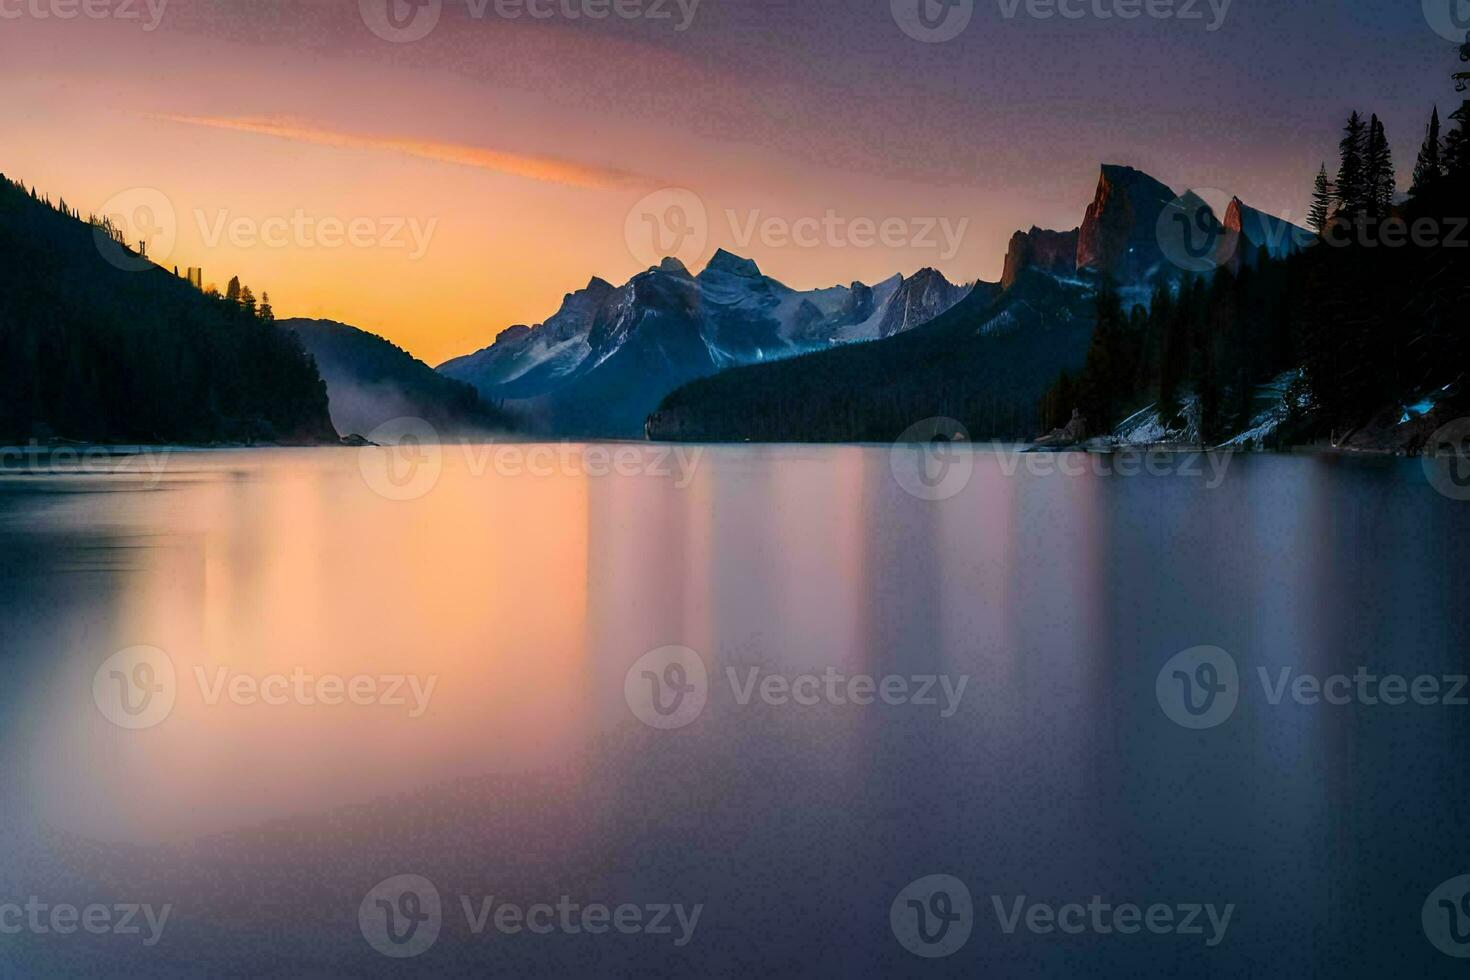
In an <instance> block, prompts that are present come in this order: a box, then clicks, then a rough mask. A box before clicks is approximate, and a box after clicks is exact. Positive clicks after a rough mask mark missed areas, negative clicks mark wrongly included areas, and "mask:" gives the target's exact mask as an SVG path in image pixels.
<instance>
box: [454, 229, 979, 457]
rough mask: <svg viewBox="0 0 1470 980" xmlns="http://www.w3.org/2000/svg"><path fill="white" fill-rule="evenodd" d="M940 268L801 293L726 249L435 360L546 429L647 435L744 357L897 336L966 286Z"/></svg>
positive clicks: (571, 297) (574, 301) (585, 294)
mask: <svg viewBox="0 0 1470 980" xmlns="http://www.w3.org/2000/svg"><path fill="white" fill-rule="evenodd" d="M970 288H971V287H969V286H960V285H955V284H954V283H951V282H950V281H949V280H947V279H946V278H945V277H944V276H943V275H942V274H940V273H939V272H937V271H935V270H933V269H921V270H920V271H919V272H917V273H915V274H914V275H912V276H908V277H904V276H893V277H892V278H890V279H887V280H884V281H883V282H880V283H878V284H877V285H874V286H869V285H866V284H864V283H860V282H854V283H852V284H851V285H849V286H833V287H829V288H825V289H813V290H805V291H803V290H796V289H793V288H791V287H789V286H786V285H785V284H783V283H781V282H779V281H777V280H775V279H773V278H771V277H769V276H767V275H764V274H763V273H762V272H761V270H760V268H759V267H758V266H757V265H756V263H755V262H753V261H751V260H750V259H746V258H741V257H740V256H737V255H733V254H731V253H730V252H727V251H724V250H723V249H722V250H720V251H718V252H716V253H715V254H714V256H713V257H712V258H711V259H710V261H709V263H708V264H707V265H706V266H705V268H704V269H703V270H702V271H701V272H700V273H699V274H698V275H693V274H691V273H690V271H689V270H688V269H687V268H686V267H685V266H684V265H683V264H682V263H681V262H679V261H678V260H677V259H672V258H670V259H665V260H664V261H663V262H662V263H660V264H659V265H658V266H655V267H653V268H651V269H648V270H647V271H645V272H642V273H640V274H638V275H636V276H634V277H633V278H632V279H631V280H630V281H629V282H627V283H625V284H623V285H622V286H614V285H612V284H611V283H609V282H607V281H606V280H603V279H598V278H593V279H592V280H590V281H589V282H588V283H587V285H586V286H585V287H583V288H582V289H579V290H577V291H576V292H573V293H570V294H568V295H567V296H566V297H565V299H564V300H563V301H562V305H561V308H560V309H558V310H557V312H556V313H555V314H553V315H552V316H551V317H550V318H549V319H547V320H546V321H545V322H544V323H541V324H537V325H536V326H524V325H518V326H512V327H509V328H507V329H506V330H503V331H502V332H501V333H500V334H499V335H498V336H497V337H496V339H495V343H494V344H492V345H491V346H489V347H487V348H485V349H483V350H481V351H477V352H476V353H473V354H469V355H466V356H464V357H459V358H455V359H453V360H451V361H448V362H446V363H444V364H441V365H440V366H439V368H438V370H439V372H440V373H441V374H443V375H445V376H447V377H449V378H454V379H456V380H459V381H463V382H466V383H468V384H470V385H473V386H474V388H475V389H476V390H477V391H478V392H479V393H480V395H481V396H482V397H484V398H485V399H487V400H490V401H494V402H497V403H504V404H505V405H506V406H507V408H509V409H511V410H513V411H515V412H516V413H517V414H518V415H521V416H524V417H526V418H527V419H528V420H529V421H530V423H531V425H532V426H533V427H534V428H535V429H537V430H538V431H540V432H542V433H546V434H553V435H574V436H581V437H626V438H637V437H641V436H642V435H643V432H644V425H645V422H646V420H647V418H648V415H649V413H650V412H652V411H653V410H654V408H656V407H657V405H658V403H659V402H660V401H661V400H662V399H663V397H664V396H665V395H667V394H668V393H669V392H671V391H673V390H674V389H675V388H677V387H679V386H680V385H682V384H684V383H686V382H689V381H693V380H695V379H698V378H703V377H707V376H709V375H712V374H715V373H717V372H719V371H722V370H725V369H728V368H731V367H738V366H742V365H747V364H759V363H764V362H771V361H779V360H783V359H786V358H790V357H793V356H795V355H799V354H803V353H807V352H811V351H818V350H828V349H831V348H833V347H839V346H843V345H847V344H853V343H858V342H864V341H879V340H882V339H884V338H890V337H893V336H896V335H899V334H902V333H904V332H906V331H909V330H912V329H913V328H915V327H917V326H919V325H921V324H924V323H927V322H929V321H930V320H932V319H934V318H935V317H936V316H938V315H939V314H941V313H944V312H945V311H946V310H948V309H950V308H951V307H953V306H954V305H955V304H956V303H958V302H959V301H960V300H961V299H962V298H964V297H965V295H966V294H967V293H968V292H969V291H970Z"/></svg>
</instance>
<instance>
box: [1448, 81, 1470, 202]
mask: <svg viewBox="0 0 1470 980" xmlns="http://www.w3.org/2000/svg"><path fill="white" fill-rule="evenodd" d="M1450 118H1451V119H1453V120H1455V122H1456V126H1455V128H1454V129H1452V130H1450V131H1449V133H1448V134H1447V135H1446V136H1445V139H1444V152H1443V154H1442V156H1441V162H1442V163H1443V164H1444V173H1445V176H1446V177H1447V178H1449V179H1450V181H1452V182H1454V183H1457V184H1463V183H1465V182H1466V180H1467V179H1470V132H1467V128H1470V101H1466V102H1463V103H1461V105H1460V108H1459V109H1457V110H1455V112H1453V113H1452V114H1451V115H1450Z"/></svg>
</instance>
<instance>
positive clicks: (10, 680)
mask: <svg viewBox="0 0 1470 980" xmlns="http://www.w3.org/2000/svg"><path fill="white" fill-rule="evenodd" d="M933 452H935V453H937V452H938V450H935V451H933ZM946 453H947V455H944V456H943V457H938V456H934V455H931V454H930V451H921V450H919V449H917V448H900V449H896V450H890V449H889V447H886V446H884V447H862V446H849V447H781V446H777V447H750V446H740V447H679V451H678V453H675V452H673V451H672V450H669V449H667V448H658V449H654V448H650V447H645V446H636V445H631V444H629V445H609V446H593V447H588V446H499V447H490V446H472V447H464V446H444V447H438V446H418V447H414V448H413V449H412V451H411V452H406V451H403V450H399V451H392V450H386V449H376V448H366V449H361V450H356V449H341V450H288V449H282V450H256V451H218V452H215V451H173V452H169V453H162V452H153V453H145V454H143V455H141V456H132V457H123V458H113V457H109V458H89V457H85V456H79V455H77V454H69V455H68V454H62V455H60V456H56V457H51V458H47V459H38V458H30V459H27V458H22V457H18V456H15V455H13V454H12V455H11V456H10V457H8V459H7V462H6V464H5V468H4V470H3V471H0V627H3V634H0V635H3V637H4V640H3V643H0V650H3V656H4V663H5V665H6V668H7V675H8V676H7V680H6V683H5V684H4V685H3V687H0V780H3V781H0V785H3V787H4V789H3V790H0V823H3V827H4V828H5V829H4V831H3V834H4V839H5V842H6V843H5V847H4V849H3V853H0V973H3V974H6V975H16V974H31V975H39V974H42V973H49V974H58V973H59V974H68V973H73V974H82V973H89V972H90V973H101V972H105V973H106V974H108V975H139V976H151V977H158V976H188V975H194V976H197V975H259V976H375V975H384V976H387V975H403V974H405V973H423V974H425V975H436V976H441V975H452V974H458V973H465V972H468V971H470V970H473V971H475V972H476V973H477V974H481V975H483V974H490V975H504V976H548V977H564V976H576V975H598V976H664V975H669V976H672V975H710V976H741V977H748V976H754V975H765V974H776V975H797V974H804V975H823V976H854V977H877V976H895V975H903V976H918V975H933V976H985V975H995V976H1075V975H1083V974H1087V975H1103V974H1108V975H1134V976H1145V975H1148V976H1165V975H1186V976H1198V977H1227V976H1247V975H1251V976H1260V975H1274V976H1296V975H1309V974H1324V975H1326V974H1331V975H1348V974H1353V973H1357V974H1362V975H1379V976H1389V975H1403V976H1451V975H1462V974H1463V971H1464V968H1465V964H1464V961H1463V960H1462V959H1457V958H1453V957H1452V956H1451V955H1446V954H1447V952H1450V953H1460V952H1463V953H1464V954H1470V901H1466V902H1465V903H1464V904H1463V905H1461V904H1460V903H1461V896H1463V894H1464V892H1465V891H1466V890H1467V887H1466V885H1465V884H1463V883H1460V884H1456V883H1455V882H1454V879H1456V878H1457V877H1458V876H1461V875H1466V874H1470V837H1467V834H1466V827H1467V818H1470V766H1467V765H1466V759H1467V750H1470V721H1467V719H1470V708H1467V707H1465V706H1464V704H1465V700H1466V697H1467V695H1470V691H1466V690H1464V689H1463V688H1462V685H1463V683H1464V677H1463V675H1464V674H1466V672H1467V670H1470V666H1467V662H1470V658H1467V655H1466V651H1467V649H1470V617H1467V615H1466V611H1467V609H1470V604H1467V600H1466V597H1467V595H1470V563H1467V562H1466V546H1467V543H1470V503H1467V502H1465V501H1464V500H1461V499H1457V498H1456V496H1455V495H1454V494H1453V493H1447V492H1441V491H1439V490H1437V489H1436V487H1437V486H1438V487H1442V486H1444V484H1443V481H1442V480H1437V479H1431V476H1433V473H1432V465H1431V469H1430V470H1426V468H1425V466H1423V465H1421V463H1420V461H1417V460H1397V459H1375V460H1361V459H1346V458H1336V457H1309V456H1235V457H1211V458H1205V457H1198V456H1194V457H1190V456H1176V457H1146V458H1145V457H1139V456H1128V457H1106V456H1092V457H1088V456H1079V455H1069V456H1046V457H1042V456H1024V457H1023V456H1018V455H1016V454H1013V453H1008V452H993V451H988V450H985V449H981V448H976V449H974V450H970V449H954V450H948V451H946ZM1457 678H1458V680H1457ZM130 910H131V911H130ZM128 923H131V927H132V930H133V931H129V928H127V927H125V926H126V924H128ZM1436 947H1439V948H1436Z"/></svg>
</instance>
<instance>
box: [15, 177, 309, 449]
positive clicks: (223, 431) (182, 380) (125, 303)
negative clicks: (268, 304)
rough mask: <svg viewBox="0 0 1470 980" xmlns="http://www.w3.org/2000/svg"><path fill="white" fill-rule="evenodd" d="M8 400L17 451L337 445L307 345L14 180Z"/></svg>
mask: <svg viewBox="0 0 1470 980" xmlns="http://www.w3.org/2000/svg"><path fill="white" fill-rule="evenodd" d="M104 251H107V252H109V253H111V256H112V258H113V260H114V261H111V262H110V261H108V260H107V259H106V258H104ZM0 391H3V392H4V394H3V396H0V439H4V440H9V441H17V440H25V439H29V438H32V437H41V438H45V437H48V436H53V435H54V436H60V437H66V438H71V439H79V440H89V441H97V442H153V443H163V442H187V443H205V442H213V441H228V442H250V441H279V442H306V443H313V442H323V441H327V442H334V443H335V442H336V441H337V433H336V432H335V431H334V430H333V428H332V423H331V419H330V418H329V416H328V414H327V391H326V386H325V385H324V384H323V383H322V380H321V378H320V377H318V375H317V371H316V368H315V367H314V366H313V365H312V362H311V358H310V357H308V356H307V354H306V352H305V350H303V349H302V347H301V343H300V341H298V340H297V339H296V337H295V336H294V335H293V334H290V333H288V332H287V331H284V330H281V329H280V328H278V327H277V326H275V325H274V324H273V323H271V322H269V321H267V320H264V319H261V318H260V317H259V316H258V315H256V314H255V313H254V312H253V311H250V310H247V309H245V308H244V307H242V306H240V305H239V304H237V303H231V302H229V301H227V300H224V299H221V298H219V297H215V296H206V295H205V294H203V293H201V292H199V291H198V290H197V289H195V288H194V287H192V286H190V285H189V283H188V282H186V281H185V280H183V279H180V278H178V277H176V276H174V275H172V274H170V273H168V272H166V271H164V270H163V269H161V268H158V267H157V266H155V265H152V264H151V263H147V262H145V261H144V260H142V259H140V258H139V257H138V256H136V255H134V254H132V253H130V252H128V251H127V250H125V249H124V248H123V247H122V246H120V245H118V244H116V243H115V242H113V241H112V240H111V239H110V238H109V237H108V236H107V234H105V233H104V232H103V231H101V230H100V229H98V228H95V227H93V226H92V225H90V224H88V223H87V222H85V221H82V220H80V219H79V218H78V217H76V216H74V215H71V214H66V213H63V212H62V211H59V210H57V209H54V208H52V207H51V206H50V205H48V204H47V203H45V202H43V201H41V200H38V199H36V198H35V197H34V196H33V195H32V194H30V193H28V192H26V191H25V190H24V189H22V188H21V187H19V186H18V185H16V184H13V183H11V182H10V181H8V180H5V179H4V178H3V177H0Z"/></svg>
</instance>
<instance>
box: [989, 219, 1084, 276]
mask: <svg viewBox="0 0 1470 980" xmlns="http://www.w3.org/2000/svg"><path fill="white" fill-rule="evenodd" d="M1080 235H1081V229H1080V228H1073V229H1072V230H1071V231H1046V230H1044V229H1041V228H1038V227H1036V226H1035V225H1032V226H1031V230H1030V231H1018V232H1016V233H1015V234H1014V235H1012V236H1011V243H1010V247H1009V248H1008V249H1007V250H1006V264H1005V271H1004V273H1002V275H1001V279H1000V284H1001V285H1002V286H1004V287H1006V288H1007V289H1009V288H1010V287H1011V286H1012V285H1014V284H1015V282H1016V280H1017V279H1019V278H1020V276H1021V270H1022V269H1038V270H1040V271H1041V272H1047V273H1050V274H1052V275H1055V276H1071V275H1075V274H1076V272H1077V242H1078V239H1079V237H1080Z"/></svg>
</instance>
